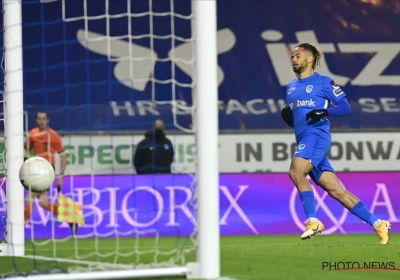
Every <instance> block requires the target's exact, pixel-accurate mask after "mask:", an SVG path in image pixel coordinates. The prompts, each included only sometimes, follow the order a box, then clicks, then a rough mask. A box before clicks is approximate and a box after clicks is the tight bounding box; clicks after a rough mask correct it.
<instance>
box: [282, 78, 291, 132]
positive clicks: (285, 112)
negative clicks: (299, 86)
mask: <svg viewBox="0 0 400 280" xmlns="http://www.w3.org/2000/svg"><path fill="white" fill-rule="evenodd" d="M289 88H290V84H288V85H287V87H286V103H288V101H287V92H288V90H289ZM281 117H282V119H283V121H284V122H285V123H286V124H287V125H288V126H290V127H294V123H293V112H292V110H291V109H290V107H289V106H286V107H285V108H283V109H282V110H281Z"/></svg>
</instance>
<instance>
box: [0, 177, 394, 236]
mask: <svg viewBox="0 0 400 280" xmlns="http://www.w3.org/2000/svg"><path fill="white" fill-rule="evenodd" d="M338 176H339V179H340V180H341V183H342V184H343V185H344V186H345V188H346V189H347V190H349V191H350V192H352V193H355V194H356V195H357V196H358V197H359V198H360V199H361V200H362V201H363V202H364V204H365V205H366V207H367V208H368V209H369V210H370V211H371V212H372V213H374V214H375V215H376V216H378V217H379V218H381V219H385V220H388V221H390V222H391V223H392V229H391V231H392V232H396V233H397V232H400V202H399V200H398V199H396V198H397V197H399V194H400V193H399V189H398V185H399V183H400V176H399V173H398V172H370V173H362V172H352V173H339V174H338ZM219 182H220V187H219V198H220V200H219V203H220V204H219V223H220V232H221V235H269V234H301V233H302V231H303V230H304V228H305V224H306V221H307V217H306V216H305V214H304V211H303V207H302V205H301V201H300V199H299V197H298V192H297V190H296V187H295V186H294V185H293V183H292V182H291V181H290V179H289V176H288V175H287V174H283V173H269V174H268V173H265V174H221V175H220V177H219ZM310 183H311V185H312V186H313V188H314V194H315V201H316V209H317V213H318V217H319V218H320V219H321V221H323V222H324V224H325V227H326V228H325V231H324V234H351V233H371V234H372V233H373V232H374V230H373V228H372V227H370V226H369V225H368V224H366V223H364V222H363V221H361V220H360V219H359V218H357V217H356V216H354V215H352V214H351V213H350V211H348V210H347V209H345V208H343V206H342V205H341V204H340V203H339V202H337V201H336V200H334V199H333V198H331V197H329V195H327V193H325V192H323V191H322V190H321V189H320V188H319V187H317V186H315V184H314V183H313V182H312V181H311V180H310ZM4 190H5V188H4ZM54 191H55V188H54V189H52V190H51V192H52V193H53V195H52V196H53V197H54V196H55V195H54ZM194 192H195V186H194V184H193V178H192V177H190V176H188V175H157V176H147V175H144V176H126V175H121V176H119V175H114V176H75V177H68V178H66V179H65V185H64V187H63V193H64V194H65V195H66V196H69V197H72V198H74V199H75V200H76V201H77V202H79V203H81V204H82V205H83V210H82V211H83V212H82V214H83V216H84V218H85V224H84V225H82V226H80V229H79V232H78V236H79V237H81V238H94V237H99V238H101V237H107V238H111V237H138V236H140V237H145V236H190V235H192V234H194V231H195V228H196V226H197V223H196V220H197V219H196V214H195V212H194V206H195V203H196V202H195V199H194ZM4 201H5V194H4V191H3V190H2V189H1V188H0V217H3V216H4V214H5V207H4ZM2 233H3V231H2V224H0V234H2ZM70 234H71V232H70V228H69V226H68V224H66V223H61V222H58V221H57V217H56V216H54V215H52V214H50V213H49V212H48V211H46V210H44V209H43V208H41V207H40V206H39V204H38V202H37V201H35V202H34V209H33V215H32V219H31V222H30V223H29V224H28V225H27V226H26V230H25V236H26V237H27V238H32V239H33V238H46V239H47V238H48V239H50V238H65V237H69V236H70ZM1 239H2V236H0V240H1ZM378 240H379V239H378V237H376V242H378Z"/></svg>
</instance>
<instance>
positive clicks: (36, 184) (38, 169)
mask: <svg viewBox="0 0 400 280" xmlns="http://www.w3.org/2000/svg"><path fill="white" fill-rule="evenodd" d="M54 177H55V173H54V168H53V166H52V165H51V164H50V163H49V162H48V161H47V160H46V159H44V158H42V157H31V158H29V159H27V160H26V161H25V162H24V163H23V164H22V166H21V169H20V170H19V179H20V180H21V183H22V186H23V187H24V188H25V189H27V190H29V191H32V192H39V193H40V192H44V191H47V190H48V189H49V188H50V186H51V185H52V184H53V182H54Z"/></svg>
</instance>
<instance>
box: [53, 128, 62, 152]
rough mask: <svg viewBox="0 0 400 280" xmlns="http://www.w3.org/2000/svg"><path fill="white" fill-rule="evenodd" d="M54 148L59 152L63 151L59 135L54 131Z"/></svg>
mask: <svg viewBox="0 0 400 280" xmlns="http://www.w3.org/2000/svg"><path fill="white" fill-rule="evenodd" d="M54 150H55V151H56V152H57V153H59V154H61V153H63V152H64V147H63V145H62V140H61V137H60V135H58V134H57V133H54Z"/></svg>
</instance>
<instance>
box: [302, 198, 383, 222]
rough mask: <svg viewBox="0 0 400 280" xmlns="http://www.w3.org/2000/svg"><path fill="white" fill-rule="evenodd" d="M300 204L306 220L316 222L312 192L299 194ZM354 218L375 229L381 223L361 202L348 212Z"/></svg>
mask: <svg viewBox="0 0 400 280" xmlns="http://www.w3.org/2000/svg"><path fill="white" fill-rule="evenodd" d="M299 196H300V200H301V203H302V205H303V208H304V212H305V213H306V216H307V219H310V220H311V221H317V220H318V218H317V211H316V210H315V202H314V192H313V191H304V192H301V193H299ZM350 212H351V213H353V214H354V215H355V216H357V217H358V218H359V219H361V220H363V221H364V222H366V223H368V224H369V225H370V226H373V227H376V226H378V225H379V224H380V223H381V220H379V219H378V218H377V217H376V216H375V215H374V214H372V213H371V212H370V211H369V210H368V208H367V207H365V205H364V203H362V201H359V202H358V203H357V204H356V205H354V207H353V208H352V209H351V210H350Z"/></svg>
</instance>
